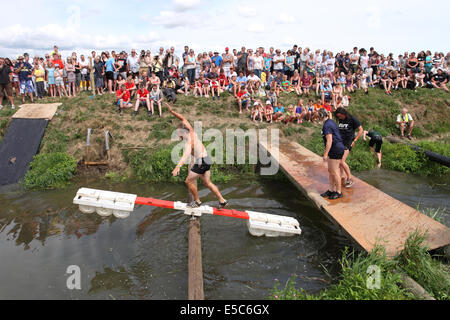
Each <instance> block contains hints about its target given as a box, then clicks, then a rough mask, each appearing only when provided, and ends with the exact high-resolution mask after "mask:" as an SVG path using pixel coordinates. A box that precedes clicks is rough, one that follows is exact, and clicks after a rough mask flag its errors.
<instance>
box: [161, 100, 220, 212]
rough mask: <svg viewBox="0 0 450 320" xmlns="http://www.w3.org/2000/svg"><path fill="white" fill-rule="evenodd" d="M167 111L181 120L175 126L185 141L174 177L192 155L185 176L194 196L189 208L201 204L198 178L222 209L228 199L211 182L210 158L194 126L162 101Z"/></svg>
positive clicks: (173, 172) (174, 170) (173, 173)
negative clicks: (190, 166) (191, 162)
mask: <svg viewBox="0 0 450 320" xmlns="http://www.w3.org/2000/svg"><path fill="white" fill-rule="evenodd" d="M164 104H165V105H166V106H167V108H168V109H169V112H170V113H171V114H173V115H174V116H175V117H176V118H178V119H180V120H181V123H180V124H179V125H178V127H177V135H178V136H179V137H180V139H182V140H184V141H185V148H184V153H183V156H182V158H181V160H180V162H179V163H178V165H177V166H176V167H175V169H173V171H172V175H173V176H174V177H175V176H177V175H179V174H180V169H181V168H182V167H183V165H184V164H185V163H186V161H187V160H188V158H189V157H190V156H191V155H192V156H193V157H194V159H195V160H194V166H193V167H192V168H191V169H190V171H189V173H188V176H187V178H186V185H187V187H188V189H189V192H190V193H191V194H192V196H193V197H194V201H193V202H192V203H190V204H189V205H188V207H189V208H198V207H200V206H201V204H202V203H201V201H200V198H199V196H198V190H197V183H196V182H197V179H198V178H200V179H202V181H203V184H204V185H205V187H207V188H208V189H209V190H211V192H212V193H214V195H215V196H216V197H217V199H219V209H223V208H225V207H226V206H227V205H228V201H227V200H225V199H224V198H223V197H222V194H221V193H220V191H219V189H218V188H217V186H216V185H214V184H213V183H212V182H211V171H210V169H211V158H210V157H209V156H208V153H207V151H206V148H205V146H204V145H203V143H202V142H201V141H200V139H199V138H198V137H197V135H196V133H195V131H194V128H192V126H191V125H190V123H189V121H187V120H186V119H185V118H184V117H183V116H182V115H181V114H179V113H177V112H175V111H173V110H172V108H171V107H170V105H169V104H167V103H164Z"/></svg>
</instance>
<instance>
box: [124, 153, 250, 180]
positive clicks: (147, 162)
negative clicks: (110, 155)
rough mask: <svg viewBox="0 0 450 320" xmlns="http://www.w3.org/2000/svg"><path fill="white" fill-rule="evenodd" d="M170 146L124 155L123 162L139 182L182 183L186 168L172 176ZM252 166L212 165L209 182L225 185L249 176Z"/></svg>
mask: <svg viewBox="0 0 450 320" xmlns="http://www.w3.org/2000/svg"><path fill="white" fill-rule="evenodd" d="M172 147H173V145H172V146H169V147H161V148H159V149H156V150H151V149H144V150H140V151H137V152H132V153H124V156H125V160H126V161H127V162H128V163H129V164H130V167H131V170H132V172H133V174H134V175H135V176H136V177H137V178H138V179H139V180H141V181H150V182H175V183H177V182H184V180H185V178H186V176H187V173H188V166H187V165H184V166H183V167H182V168H181V170H180V174H179V175H178V176H177V177H173V176H172V170H173V169H174V168H175V165H176V164H174V163H173V162H172V159H171V152H172ZM253 169H254V166H253V165H249V164H243V165H236V164H235V165H225V164H213V165H212V167H211V181H212V182H214V183H225V182H228V181H230V180H232V179H233V178H238V177H240V178H242V175H250V174H251V173H252V172H253V171H254V170H253Z"/></svg>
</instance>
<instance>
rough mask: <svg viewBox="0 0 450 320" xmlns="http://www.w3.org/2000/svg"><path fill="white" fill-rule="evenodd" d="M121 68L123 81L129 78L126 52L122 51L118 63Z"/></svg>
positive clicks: (120, 72)
mask: <svg viewBox="0 0 450 320" xmlns="http://www.w3.org/2000/svg"><path fill="white" fill-rule="evenodd" d="M116 63H117V65H118V67H119V74H120V75H121V76H122V79H126V78H127V59H125V55H124V52H123V51H122V52H121V53H120V54H119V59H117V61H116Z"/></svg>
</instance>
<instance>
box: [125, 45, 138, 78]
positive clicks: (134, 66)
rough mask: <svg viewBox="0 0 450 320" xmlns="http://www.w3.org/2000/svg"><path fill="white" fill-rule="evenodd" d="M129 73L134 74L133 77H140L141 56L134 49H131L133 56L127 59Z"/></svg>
mask: <svg viewBox="0 0 450 320" xmlns="http://www.w3.org/2000/svg"><path fill="white" fill-rule="evenodd" d="M127 72H132V73H133V77H136V76H138V75H139V56H138V55H137V54H136V50H134V49H131V55H130V56H128V58H127Z"/></svg>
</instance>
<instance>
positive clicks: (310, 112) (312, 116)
mask: <svg viewBox="0 0 450 320" xmlns="http://www.w3.org/2000/svg"><path fill="white" fill-rule="evenodd" d="M317 118H318V114H317V111H316V108H315V106H314V101H313V100H312V99H309V103H308V107H307V108H306V115H305V119H307V120H308V122H313V121H315V120H316V119H317Z"/></svg>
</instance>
